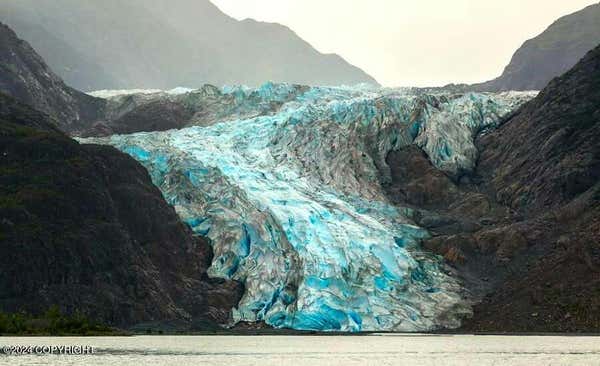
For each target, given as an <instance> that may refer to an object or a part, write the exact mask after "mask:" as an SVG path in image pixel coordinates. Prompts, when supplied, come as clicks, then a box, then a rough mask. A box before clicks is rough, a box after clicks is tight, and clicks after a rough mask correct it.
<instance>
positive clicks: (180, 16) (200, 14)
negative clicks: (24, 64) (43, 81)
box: [0, 0, 377, 91]
mask: <svg viewBox="0 0 600 366" xmlns="http://www.w3.org/2000/svg"><path fill="white" fill-rule="evenodd" d="M0 21H2V22H5V23H6V24H8V25H9V26H11V27H12V28H13V29H14V30H15V31H16V32H17V33H18V34H19V35H20V36H21V37H22V38H23V39H25V40H27V41H28V42H29V43H31V44H32V46H33V47H34V48H35V49H36V50H38V52H39V53H40V54H41V55H42V57H43V58H44V59H45V60H46V61H47V62H48V64H49V65H50V66H51V67H52V69H53V70H55V71H56V73H57V74H59V75H60V76H61V77H62V78H63V79H64V80H65V81H66V82H67V83H68V84H69V85H72V86H73V87H75V88H78V89H80V90H84V91H90V90H99V89H133V88H159V89H170V88H174V87H177V86H187V87H199V86H201V85H203V84H205V83H210V84H215V85H224V84H228V85H231V84H245V85H251V86H256V85H259V84H262V83H264V82H265V81H268V80H271V81H274V82H292V83H299V84H307V85H313V84H318V85H339V84H355V83H359V82H368V83H373V84H376V83H377V82H376V81H375V80H374V79H373V78H372V77H371V76H369V75H367V74H366V73H365V72H364V71H362V70H361V69H359V68H357V67H355V66H353V65H351V64H349V63H348V62H346V61H345V60H344V59H342V58H341V57H340V56H338V55H335V54H322V53H320V52H318V51H317V50H315V49H314V48H313V47H312V46H311V45H310V44H308V43H307V42H305V41H304V40H303V39H301V38H300V37H298V35H296V34H295V33H294V32H293V31H292V30H290V29H289V28H287V27H285V26H283V25H280V24H275V23H264V22H257V21H254V20H251V19H246V20H243V21H238V20H236V19H234V18H231V17H229V16H228V15H226V14H224V13H223V12H221V11H220V10H219V9H218V8H217V7H216V6H215V5H213V4H212V3H211V2H210V1H209V0H178V1H167V0H154V1H146V0H128V1H121V0H103V1H101V2H98V1H80V0H3V2H2V12H1V13H0ZM74 29H75V30H77V31H73V30H74ZM99 35H102V36H99Z"/></svg>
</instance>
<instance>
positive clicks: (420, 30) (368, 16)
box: [212, 0, 598, 86]
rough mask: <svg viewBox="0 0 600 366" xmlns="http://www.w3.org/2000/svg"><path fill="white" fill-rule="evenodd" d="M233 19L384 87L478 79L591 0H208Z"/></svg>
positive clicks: (489, 76) (497, 69)
mask: <svg viewBox="0 0 600 366" xmlns="http://www.w3.org/2000/svg"><path fill="white" fill-rule="evenodd" d="M212 1H213V3H215V4H216V5H217V6H219V8H221V10H223V11H224V12H225V13H227V14H229V15H231V16H232V17H234V18H237V19H244V18H254V19H256V20H262V21H268V22H277V23H281V24H284V25H287V26H288V27H290V28H291V29H292V30H294V31H295V32H296V33H297V34H298V35H299V36H300V37H302V38H304V39H305V40H306V41H308V42H309V43H310V44H312V45H313V46H314V47H315V48H316V49H317V50H319V51H321V52H324V53H330V52H335V53H337V54H339V55H341V56H342V57H344V58H345V59H346V60H347V61H349V62H350V63H352V64H354V65H356V66H359V67H361V68H362V69H363V70H365V71H366V72H368V73H369V74H371V75H372V76H374V77H375V78H376V79H377V80H378V81H379V82H380V83H381V84H383V85H386V86H409V85H411V86H435V85H444V84H447V83H450V82H466V83H471V82H478V81H486V80H489V79H492V78H494V77H496V76H498V75H500V74H501V73H502V70H503V68H504V66H506V64H507V63H508V62H509V60H510V57H511V56H512V54H513V52H514V51H515V50H516V49H517V48H518V47H519V46H520V45H521V44H522V43H523V42H524V41H525V40H527V39H529V38H532V37H534V36H536V35H537V34H539V33H541V32H542V31H543V30H544V29H545V28H547V27H548V26H549V25H550V24H551V23H552V22H553V21H554V20H556V19H557V18H559V17H561V16H563V15H567V14H569V13H572V12H575V11H577V10H579V9H582V8H583V7H585V6H587V5H591V4H594V3H596V2H597V1H598V0H212Z"/></svg>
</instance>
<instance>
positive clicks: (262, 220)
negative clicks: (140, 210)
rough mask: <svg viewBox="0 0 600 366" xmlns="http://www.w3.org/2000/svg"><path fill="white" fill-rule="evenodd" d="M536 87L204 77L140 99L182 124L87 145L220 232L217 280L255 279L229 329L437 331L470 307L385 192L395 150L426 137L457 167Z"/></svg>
mask: <svg viewBox="0 0 600 366" xmlns="http://www.w3.org/2000/svg"><path fill="white" fill-rule="evenodd" d="M104 95H105V96H107V97H108V98H109V101H110V100H112V101H113V103H114V104H115V105H116V104H118V103H119V100H122V99H123V98H124V96H123V95H119V93H111V92H108V91H107V92H104ZM140 95H142V94H140ZM534 95H535V93H532V92H506V93H495V94H492V93H481V94H480V93H466V94H451V93H435V92H430V93H426V92H421V91H417V90H412V89H374V88H369V87H366V86H357V87H308V86H299V85H291V84H273V83H266V84H264V85H263V86H261V87H259V88H256V89H251V88H246V87H238V86H235V87H224V88H215V87H211V86H204V87H203V88H201V89H198V90H187V89H182V90H181V92H172V91H171V92H168V93H161V92H153V93H147V94H143V95H142V96H140V98H179V99H180V100H182V99H184V100H185V101H186V103H188V104H189V105H190V106H191V107H196V109H197V113H196V116H195V118H192V119H191V121H190V123H189V124H188V125H187V126H186V127H185V128H182V129H178V130H169V131H162V132H140V133H135V134H129V135H112V136H108V137H102V138H87V139H81V140H83V141H85V142H94V143H101V144H109V145H113V146H115V147H116V148H118V149H120V150H121V151H124V152H126V153H128V154H130V155H131V156H132V157H134V158H135V159H137V160H138V161H139V162H141V163H142V164H143V165H144V166H145V167H146V168H147V169H148V171H149V173H150V175H151V177H152V180H153V182H154V184H155V185H156V186H158V187H159V188H160V190H161V191H162V193H163V195H164V197H165V198H166V200H167V201H168V202H169V203H170V204H172V205H173V206H174V207H175V209H176V211H177V213H178V214H179V215H180V217H181V218H182V219H183V220H184V221H185V222H187V223H188V224H189V225H190V226H191V227H192V229H193V230H194V232H195V233H197V234H199V235H204V236H207V237H208V238H210V240H211V245H212V247H213V251H214V258H213V263H212V266H211V268H210V269H209V275H210V276H213V277H221V278H229V279H235V280H238V281H240V282H242V283H243V284H244V288H245V293H244V295H243V298H242V299H241V301H240V302H239V304H238V306H237V308H236V309H234V312H233V319H232V324H234V323H236V322H239V321H249V322H255V321H264V322H266V323H267V324H269V325H271V326H273V327H277V328H293V329H303V330H323V331H334V330H335V331H370V330H389V331H427V330H433V329H437V328H441V327H450V328H452V327H458V326H459V325H460V321H461V319H462V318H463V317H465V316H467V315H468V314H469V313H470V306H469V303H468V302H467V301H466V300H465V299H464V298H465V297H464V296H463V291H464V290H463V289H462V287H461V285H460V283H459V281H458V280H457V279H456V278H454V277H453V276H452V275H451V272H450V271H448V270H447V269H446V268H445V265H444V264H443V261H442V259H441V258H439V257H437V256H434V255H432V254H429V253H427V252H425V251H423V250H422V249H421V248H420V241H421V240H422V239H424V238H427V237H428V236H429V233H428V232H427V230H425V229H423V228H420V227H418V226H417V225H416V224H415V222H414V220H413V219H412V217H413V213H414V210H413V208H411V207H399V206H395V205H393V204H391V203H390V201H389V200H388V199H387V197H386V195H385V191H384V188H383V187H384V186H385V185H386V184H387V183H389V181H390V179H391V177H390V169H389V167H388V166H387V163H386V156H387V154H388V153H389V152H390V151H393V150H395V149H400V148H402V147H405V146H408V145H410V144H414V145H417V146H418V147H420V148H421V149H422V150H423V151H424V152H425V154H426V155H427V156H428V158H429V160H430V161H431V163H432V164H433V165H434V166H435V167H436V168H438V169H439V170H441V171H443V172H444V173H446V174H447V175H449V176H450V177H453V178H458V177H460V176H461V175H463V174H465V173H468V172H469V171H471V170H472V169H473V168H474V166H475V162H476V160H477V149H476V147H475V145H474V138H475V137H476V136H477V135H478V134H480V133H485V131H486V130H488V129H493V128H494V127H496V126H497V125H498V124H499V123H501V121H502V118H503V117H504V116H506V115H508V114H510V113H511V112H512V111H514V110H515V109H516V108H518V107H519V106H520V105H521V104H523V103H524V102H526V101H528V100H529V99H531V98H532V97H533V96H534ZM119 98H121V99H119Z"/></svg>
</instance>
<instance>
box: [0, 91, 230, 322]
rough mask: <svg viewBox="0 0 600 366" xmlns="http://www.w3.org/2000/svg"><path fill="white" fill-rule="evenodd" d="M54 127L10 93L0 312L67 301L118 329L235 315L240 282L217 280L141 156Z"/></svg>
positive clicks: (2, 102)
mask: <svg viewBox="0 0 600 366" xmlns="http://www.w3.org/2000/svg"><path fill="white" fill-rule="evenodd" d="M55 123H56V121H55V120H53V119H51V118H50V117H48V116H46V115H45V114H43V113H40V112H37V111H35V110H33V109H31V108H29V107H28V106H25V105H23V104H21V103H19V102H17V101H15V100H14V99H12V98H10V97H8V96H5V95H0V152H1V156H0V171H1V172H2V174H0V243H1V244H0V250H1V253H0V266H1V268H2V271H1V273H0V308H2V310H3V311H20V310H26V311H29V312H34V313H36V312H41V311H44V310H46V309H48V308H49V307H50V306H52V305H58V306H59V307H60V308H61V309H62V310H63V311H64V312H66V313H74V312H81V313H84V314H86V315H88V316H90V317H91V318H93V319H96V320H99V321H102V322H105V323H108V324H112V325H118V326H132V325H135V324H140V323H151V324H156V323H160V324H164V323H166V322H167V323H170V324H171V326H174V327H178V328H184V329H189V328H196V329H200V328H206V327H215V326H217V324H222V323H226V322H227V321H228V320H229V319H230V310H231V309H232V308H233V307H234V306H235V304H236V303H237V301H238V299H239V297H240V295H241V293H240V287H239V286H238V285H237V284H236V283H234V282H231V281H224V280H212V279H209V278H208V277H207V276H206V269H207V267H208V265H209V264H210V262H211V258H212V254H211V253H212V252H211V248H210V246H209V245H208V243H207V241H206V240H205V239H203V238H202V237H198V236H194V235H192V232H191V230H190V229H189V227H188V226H187V225H186V224H184V223H182V222H181V221H180V219H179V218H178V216H177V214H176V213H175V211H174V209H173V208H172V207H171V206H169V205H168V204H167V203H166V202H165V201H164V199H163V197H162V195H161V193H160V191H159V190H158V189H157V188H156V187H155V186H154V185H153V184H152V182H151V180H150V177H149V176H148V173H147V172H146V170H145V169H144V168H143V167H142V166H141V165H140V164H138V163H137V162H136V161H135V160H133V159H131V158H130V157H129V156H127V155H125V154H123V153H121V152H119V151H117V150H115V149H114V148H110V147H106V146H97V145H82V144H79V143H77V142H75V141H74V140H72V139H70V138H69V137H67V136H65V135H64V134H63V133H61V132H59V131H57V129H56V127H55V125H54V124H55Z"/></svg>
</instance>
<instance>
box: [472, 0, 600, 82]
mask: <svg viewBox="0 0 600 366" xmlns="http://www.w3.org/2000/svg"><path fill="white" fill-rule="evenodd" d="M599 43H600V3H597V4H592V5H589V6H587V7H585V8H583V9H581V10H579V11H577V12H574V13H572V14H568V15H565V16H563V17H560V18H559V19H557V20H556V21H554V22H553V23H552V24H551V25H550V26H548V28H546V29H545V30H544V31H543V32H542V33H540V34H539V35H537V36H536V37H533V38H531V39H529V40H527V41H525V42H524V43H523V45H521V47H519V49H517V51H515V53H514V54H513V56H512V58H511V60H510V62H509V64H508V65H507V66H506V67H505V69H504V71H503V73H502V75H500V76H499V77H497V78H495V79H493V80H490V81H487V82H484V83H478V84H473V85H471V86H470V87H469V88H470V89H475V90H478V91H504V90H541V89H543V88H544V87H545V86H546V84H548V82H550V80H552V79H553V78H554V77H557V76H560V75H561V74H563V73H565V72H567V71H568V70H569V69H571V68H572V67H573V66H575V64H576V63H577V62H578V61H579V60H580V59H581V58H582V57H583V56H585V55H586V53H587V52H588V51H590V50H592V49H593V48H594V47H596V46H597V45H598V44H599Z"/></svg>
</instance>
